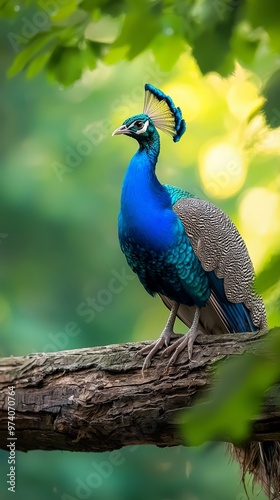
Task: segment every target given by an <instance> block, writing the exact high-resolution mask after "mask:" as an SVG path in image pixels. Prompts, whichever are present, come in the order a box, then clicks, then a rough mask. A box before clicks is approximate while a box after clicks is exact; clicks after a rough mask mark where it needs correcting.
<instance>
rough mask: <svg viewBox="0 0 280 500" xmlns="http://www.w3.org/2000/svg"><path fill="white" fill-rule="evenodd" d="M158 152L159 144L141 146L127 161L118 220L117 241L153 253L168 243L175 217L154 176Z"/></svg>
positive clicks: (166, 196) (165, 192)
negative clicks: (128, 239) (133, 242)
mask: <svg viewBox="0 0 280 500" xmlns="http://www.w3.org/2000/svg"><path fill="white" fill-rule="evenodd" d="M159 149H160V146H159V140H158V141H155V142H154V143H153V144H150V145H146V144H141V145H140V147H139V149H138V151H137V153H136V154H135V155H134V156H133V158H132V159H131V161H130V164H129V166H128V169H127V172H126V175H125V179H124V183H123V188H122V196H121V212H120V218H119V232H120V238H122V237H126V238H130V239H132V240H134V241H135V242H136V243H137V244H141V245H145V246H149V247H151V248H153V249H155V250H157V249H163V247H164V245H165V244H166V245H167V246H168V245H169V244H170V243H171V239H173V237H172V234H173V230H172V228H173V225H174V216H175V214H174V212H173V211H172V210H171V199H170V195H169V193H168V192H167V190H166V189H165V188H164V186H163V185H162V184H161V183H160V182H159V180H158V178H157V176H156V173H155V166H156V162H157V158H158V155H159ZM124 235H125V236H124Z"/></svg>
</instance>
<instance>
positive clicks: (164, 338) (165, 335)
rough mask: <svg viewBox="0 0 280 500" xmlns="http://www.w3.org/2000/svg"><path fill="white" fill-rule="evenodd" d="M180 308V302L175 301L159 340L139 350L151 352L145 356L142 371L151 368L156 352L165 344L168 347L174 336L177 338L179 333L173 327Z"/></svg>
mask: <svg viewBox="0 0 280 500" xmlns="http://www.w3.org/2000/svg"><path fill="white" fill-rule="evenodd" d="M178 308H179V303H178V302H174V303H173V305H172V308H171V311H170V314H169V317H168V320H167V323H166V325H165V327H164V329H163V331H162V333H161V335H160V337H159V339H158V340H156V341H155V342H153V343H152V344H150V345H147V346H146V347H144V348H143V349H141V351H139V354H146V353H147V352H148V353H149V354H148V356H147V357H146V358H145V361H144V363H143V368H142V371H144V370H145V369H146V368H149V366H150V365H151V360H152V358H153V357H154V356H155V354H156V353H157V352H158V351H160V350H161V349H162V347H163V346H164V345H166V347H167V346H168V345H169V342H170V340H171V339H172V338H177V337H178V334H176V333H174V331H173V327H174V323H175V319H176V316H177V311H178Z"/></svg>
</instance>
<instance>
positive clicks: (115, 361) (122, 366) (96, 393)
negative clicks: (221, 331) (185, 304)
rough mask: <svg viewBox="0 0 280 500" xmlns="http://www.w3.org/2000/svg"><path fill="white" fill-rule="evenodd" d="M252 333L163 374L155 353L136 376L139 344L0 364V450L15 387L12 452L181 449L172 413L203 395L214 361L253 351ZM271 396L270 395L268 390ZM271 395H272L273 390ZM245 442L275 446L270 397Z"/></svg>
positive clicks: (201, 348)
mask: <svg viewBox="0 0 280 500" xmlns="http://www.w3.org/2000/svg"><path fill="white" fill-rule="evenodd" d="M260 342H262V335H260V334H252V333H250V334H241V335H237V334H235V335H234V336H223V337H218V336H217V337H215V338H213V339H211V340H210V341H209V338H208V337H207V339H203V345H199V344H198V345H196V346H195V347H194V354H193V360H192V361H191V362H189V361H188V360H187V355H186V354H185V353H183V354H182V355H181V356H180V358H179V360H178V362H177V364H176V365H175V366H174V367H172V368H170V369H169V371H168V373H167V372H166V358H164V356H161V355H157V356H156V357H155V359H154V360H153V363H152V366H151V368H149V370H147V371H146V372H145V376H143V375H142V372H141V368H142V363H143V357H142V356H141V357H139V356H137V352H139V350H140V349H141V348H142V347H143V346H144V345H147V342H146V343H142V344H132V343H131V344H124V345H111V346H104V347H96V348H91V349H79V350H73V351H62V352H57V353H46V354H31V355H30V356H25V357H10V358H3V359H1V360H0V447H1V448H3V449H6V447H7V436H8V430H7V401H8V393H9V389H8V388H9V386H15V408H16V413H15V415H16V418H15V421H14V422H15V432H16V434H15V435H16V437H17V442H16V448H17V450H23V451H28V450H34V449H43V450H72V451H106V450H113V449H117V448H120V447H121V446H124V445H131V444H144V443H145V444H147V443H149V444H155V445H158V446H175V445H178V444H182V439H181V437H180V433H179V430H178V428H177V427H176V425H175V423H174V416H175V415H176V413H177V412H178V411H179V410H180V409H182V408H186V407H190V406H192V405H193V403H194V400H195V399H196V398H197V397H199V396H200V395H201V393H202V391H205V390H207V388H208V387H209V385H210V379H211V376H212V374H213V366H214V365H215V363H216V362H217V361H218V360H221V359H223V358H227V357H228V356H229V355H232V354H240V355H241V354H242V353H243V352H244V351H251V352H254V350H255V349H257V347H258V346H259V344H260ZM274 392H275V391H274ZM276 392H277V391H276ZM252 440H258V441H261V440H279V441H280V410H279V409H277V407H276V405H274V399H273V397H270V398H269V399H267V400H266V403H265V407H264V410H263V414H262V416H261V417H259V418H257V419H256V420H255V422H254V426H253V432H252Z"/></svg>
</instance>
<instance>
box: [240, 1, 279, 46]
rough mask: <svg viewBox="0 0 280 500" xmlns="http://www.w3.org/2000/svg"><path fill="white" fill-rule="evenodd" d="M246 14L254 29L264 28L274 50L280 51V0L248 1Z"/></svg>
mask: <svg viewBox="0 0 280 500" xmlns="http://www.w3.org/2000/svg"><path fill="white" fill-rule="evenodd" d="M246 14H247V17H248V20H249V22H250V23H251V24H252V26H253V27H254V28H258V27H260V26H262V27H263V28H264V29H265V30H266V31H267V33H268V35H269V37H270V43H271V46H272V48H273V49H274V50H275V51H276V52H279V51H280V36H279V18H280V2H279V1H278V0H266V1H265V2H264V1H263V0H247V2H246Z"/></svg>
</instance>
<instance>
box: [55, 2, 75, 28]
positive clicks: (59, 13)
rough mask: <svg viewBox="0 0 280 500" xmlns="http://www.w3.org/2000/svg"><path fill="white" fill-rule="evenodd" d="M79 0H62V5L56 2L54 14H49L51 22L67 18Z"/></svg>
mask: <svg viewBox="0 0 280 500" xmlns="http://www.w3.org/2000/svg"><path fill="white" fill-rule="evenodd" d="M79 3H80V1H79V0H68V1H67V2H66V3H64V2H63V4H62V5H59V3H58V2H57V10H55V12H54V14H53V15H52V16H51V19H52V21H53V22H56V23H58V22H61V21H63V20H64V19H67V18H68V17H70V16H71V14H73V13H74V12H76V10H77V9H78V6H79Z"/></svg>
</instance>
